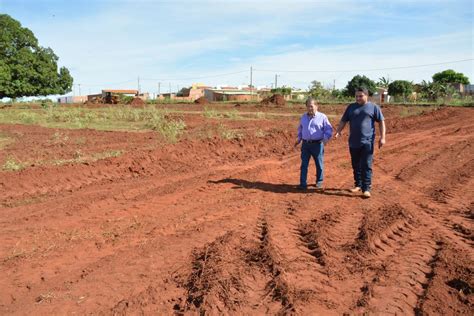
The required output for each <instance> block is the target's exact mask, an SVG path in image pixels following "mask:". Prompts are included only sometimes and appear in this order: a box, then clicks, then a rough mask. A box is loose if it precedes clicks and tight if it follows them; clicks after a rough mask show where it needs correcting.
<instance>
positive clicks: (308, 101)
mask: <svg viewBox="0 0 474 316" xmlns="http://www.w3.org/2000/svg"><path fill="white" fill-rule="evenodd" d="M311 102H314V104H315V105H318V102H316V100H315V99H313V98H312V97H309V98H307V99H306V103H305V104H306V105H308V104H311Z"/></svg>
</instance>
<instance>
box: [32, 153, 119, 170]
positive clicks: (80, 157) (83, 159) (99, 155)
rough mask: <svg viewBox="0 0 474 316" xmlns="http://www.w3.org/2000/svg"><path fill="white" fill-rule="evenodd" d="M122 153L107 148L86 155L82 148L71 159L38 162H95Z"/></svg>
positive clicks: (48, 163)
mask: <svg viewBox="0 0 474 316" xmlns="http://www.w3.org/2000/svg"><path fill="white" fill-rule="evenodd" d="M122 154H123V150H107V151H104V152H100V153H94V154H92V155H90V156H86V155H84V154H83V153H82V152H81V151H80V150H77V151H76V152H75V153H74V155H73V158H71V159H57V160H51V161H44V162H40V163H38V164H42V165H55V166H61V165H65V164H68V163H83V162H94V161H97V160H101V159H106V158H111V157H119V156H121V155H122Z"/></svg>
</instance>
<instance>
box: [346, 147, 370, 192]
mask: <svg viewBox="0 0 474 316" xmlns="http://www.w3.org/2000/svg"><path fill="white" fill-rule="evenodd" d="M349 151H350V153H351V162H352V170H353V171H354V185H355V186H356V187H359V188H362V191H364V192H365V191H370V188H371V184H372V160H373V157H374V144H373V143H369V144H363V145H362V146H361V147H359V148H349Z"/></svg>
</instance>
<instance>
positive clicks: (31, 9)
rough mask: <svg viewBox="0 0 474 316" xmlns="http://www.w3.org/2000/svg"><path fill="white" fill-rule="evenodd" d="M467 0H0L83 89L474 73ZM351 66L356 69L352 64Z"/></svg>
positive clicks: (473, 76)
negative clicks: (138, 82) (51, 50)
mask: <svg viewBox="0 0 474 316" xmlns="http://www.w3.org/2000/svg"><path fill="white" fill-rule="evenodd" d="M473 11H474V10H473V4H472V1H461V0H459V1H456V0H453V1H447V0H446V1H433V0H431V1H425V0H418V1H408V0H401V1H375V0H374V1H342V0H341V1H338V0H333V1H298V0H294V1H278V0H274V1H266V0H262V1H207V0H201V1H192V0H189V1H184V0H176V1H151V0H150V1H144V0H136V1H125V0H122V1H120V0H117V1H111V0H108V1H106V0H96V1H80V0H75V1H56V0H36V1H33V0H24V1H22V0H0V12H1V13H7V14H9V15H11V16H12V17H13V18H15V19H17V20H18V21H20V22H21V23H22V25H23V26H25V27H27V28H29V29H31V30H32V31H33V32H34V34H35V35H36V37H37V38H38V40H39V42H40V45H42V46H48V47H51V48H52V49H53V50H54V51H55V53H56V54H57V55H58V56H59V63H60V65H64V66H66V67H67V68H69V70H70V71H71V73H72V75H73V77H74V82H75V84H76V85H75V89H74V93H75V94H78V92H79V91H78V86H77V84H81V92H82V94H87V93H95V92H98V91H100V90H101V89H103V88H136V87H137V77H140V78H141V80H140V82H141V89H142V90H143V91H149V92H152V93H154V92H156V91H157V89H158V83H159V82H160V83H161V91H162V92H163V91H168V90H169V88H170V85H171V90H172V91H176V90H177V89H178V87H183V86H189V85H190V84H191V83H193V82H202V83H205V84H208V85H240V84H248V83H249V81H250V67H251V66H252V67H253V68H254V69H255V71H254V72H253V82H254V84H255V85H257V86H270V85H271V84H272V83H274V80H275V75H278V85H288V86H292V87H298V88H306V87H308V85H309V84H310V82H311V81H312V80H318V81H321V82H323V83H324V84H325V85H327V86H329V85H332V84H333V83H334V82H335V84H336V87H337V88H342V87H344V86H345V85H346V84H347V81H348V80H350V79H351V78H352V77H353V76H354V75H356V74H364V75H366V76H368V77H369V78H371V79H374V80H377V79H378V78H380V77H382V76H384V77H389V78H390V79H392V80H396V79H406V80H412V81H415V82H420V81H421V80H430V79H431V76H432V75H433V74H434V73H435V72H438V71H441V70H444V69H454V70H456V71H460V72H463V73H464V74H466V75H467V76H468V77H469V78H470V81H471V82H473V81H474V67H473V61H472V60H470V61H464V62H459V63H451V64H442V65H433V66H426V67H416V68H405V69H385V70H373V69H380V68H393V67H404V66H412V65H425V64H436V63H443V62H447V61H457V60H466V59H472V58H474V53H473V25H474V24H473V23H474V22H473ZM352 70H354V71H352Z"/></svg>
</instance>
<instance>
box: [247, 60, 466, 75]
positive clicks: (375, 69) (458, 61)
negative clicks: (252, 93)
mask: <svg viewBox="0 0 474 316" xmlns="http://www.w3.org/2000/svg"><path fill="white" fill-rule="evenodd" d="M472 60H474V58H469V59H461V60H453V61H445V62H441V63H433V64H422V65H411V66H399V67H387V68H372V69H350V70H279V69H254V71H261V72H324V73H335V72H367V71H379V70H395V69H409V68H421V67H428V66H437V65H446V64H454V63H461V62H466V61H472Z"/></svg>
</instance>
